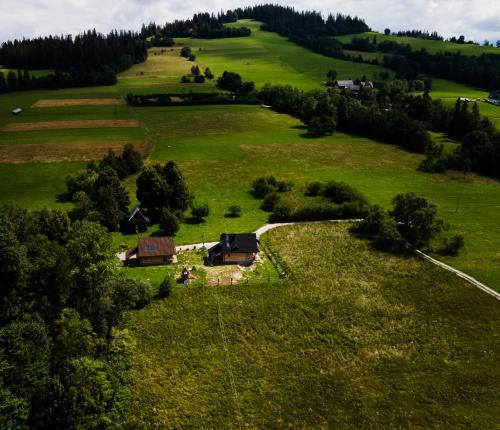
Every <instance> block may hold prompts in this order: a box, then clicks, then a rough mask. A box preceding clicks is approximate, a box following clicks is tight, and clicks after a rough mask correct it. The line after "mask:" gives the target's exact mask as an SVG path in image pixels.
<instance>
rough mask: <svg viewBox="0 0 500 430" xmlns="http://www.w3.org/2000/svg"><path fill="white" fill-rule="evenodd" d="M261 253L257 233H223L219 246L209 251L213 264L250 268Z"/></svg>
mask: <svg viewBox="0 0 500 430" xmlns="http://www.w3.org/2000/svg"><path fill="white" fill-rule="evenodd" d="M258 253H259V241H258V240H257V235H256V234H255V233H245V234H236V233H222V234H221V235H220V241H219V243H218V244H217V245H215V246H213V247H212V248H210V249H209V250H208V258H209V261H210V262H211V263H212V264H239V265H242V266H249V265H251V264H252V263H253V262H254V261H255V257H256V256H257V254H258Z"/></svg>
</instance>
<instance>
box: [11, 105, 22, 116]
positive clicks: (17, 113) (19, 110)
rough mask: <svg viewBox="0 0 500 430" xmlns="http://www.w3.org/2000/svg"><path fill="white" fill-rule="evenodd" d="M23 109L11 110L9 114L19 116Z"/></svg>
mask: <svg viewBox="0 0 500 430" xmlns="http://www.w3.org/2000/svg"><path fill="white" fill-rule="evenodd" d="M23 110H24V109H23V108H20V107H18V108H14V109H12V110H11V111H10V112H11V113H12V115H19V114H20V113H21V112H22V111H23Z"/></svg>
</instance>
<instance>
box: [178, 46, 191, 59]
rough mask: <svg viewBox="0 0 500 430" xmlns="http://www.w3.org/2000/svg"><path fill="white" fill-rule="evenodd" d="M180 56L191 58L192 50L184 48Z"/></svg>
mask: <svg viewBox="0 0 500 430" xmlns="http://www.w3.org/2000/svg"><path fill="white" fill-rule="evenodd" d="M180 55H181V57H184V58H189V56H190V55H191V48H190V47H189V46H184V47H183V48H182V49H181V53H180Z"/></svg>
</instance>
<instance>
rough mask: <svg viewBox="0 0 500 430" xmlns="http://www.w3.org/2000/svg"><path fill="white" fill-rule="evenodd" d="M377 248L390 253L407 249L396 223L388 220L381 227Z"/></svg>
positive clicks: (377, 238) (390, 219)
mask: <svg viewBox="0 0 500 430" xmlns="http://www.w3.org/2000/svg"><path fill="white" fill-rule="evenodd" d="M375 246H376V247H378V248H380V249H385V250H388V251H400V250H402V249H404V248H405V240H404V239H403V237H402V236H401V234H400V233H399V231H398V229H397V225H396V222H395V221H394V220H393V219H392V218H387V219H386V220H385V222H383V223H382V224H381V226H380V229H379V232H378V234H377V236H376V238H375Z"/></svg>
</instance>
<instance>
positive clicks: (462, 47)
mask: <svg viewBox="0 0 500 430" xmlns="http://www.w3.org/2000/svg"><path fill="white" fill-rule="evenodd" d="M353 37H359V38H365V39H366V38H369V39H370V42H371V41H373V38H374V37H376V39H377V43H380V42H385V41H389V42H396V43H400V44H405V45H406V44H408V45H410V46H411V47H412V49H413V50H419V49H425V50H426V51H428V52H430V53H432V54H436V53H438V52H460V53H461V54H463V55H481V54H496V55H500V49H499V48H494V47H492V46H480V45H472V44H458V43H452V42H443V41H439V40H427V39H420V38H416V37H408V36H401V37H400V36H394V35H388V36H386V35H385V34H383V33H377V32H373V31H369V32H365V33H360V34H347V35H345V36H337V37H336V39H338V40H340V41H341V42H342V43H350V41H351V40H352V39H353Z"/></svg>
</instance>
